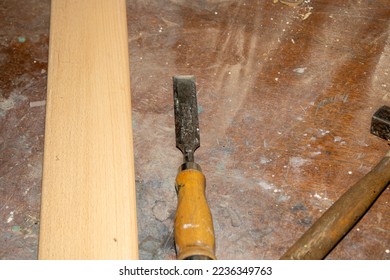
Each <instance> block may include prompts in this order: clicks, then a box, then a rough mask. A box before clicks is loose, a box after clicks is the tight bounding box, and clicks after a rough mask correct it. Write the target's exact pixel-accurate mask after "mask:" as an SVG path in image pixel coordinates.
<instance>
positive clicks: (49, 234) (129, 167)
mask: <svg viewBox="0 0 390 280" xmlns="http://www.w3.org/2000/svg"><path fill="white" fill-rule="evenodd" d="M127 38H128V35H127V21H126V5H125V1H124V0H99V1H96V0H83V1H74V0H53V1H52V6H51V26H50V50H49V70H48V89H47V108H46V110H47V112H46V131H45V153H44V169H43V181H42V206H41V226H40V227H41V228H40V238H39V259H136V258H138V245H137V243H138V242H137V223H136V207H135V197H136V195H135V177H134V167H133V165H134V159H133V146H132V130H131V124H132V122H131V97H130V81H129V79H130V75H129V61H128V40H127Z"/></svg>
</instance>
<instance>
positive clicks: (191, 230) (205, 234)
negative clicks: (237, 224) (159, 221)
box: [173, 76, 215, 260]
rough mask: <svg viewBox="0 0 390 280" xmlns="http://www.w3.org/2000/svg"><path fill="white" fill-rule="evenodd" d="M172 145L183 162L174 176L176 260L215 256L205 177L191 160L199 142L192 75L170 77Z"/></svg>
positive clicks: (206, 258)
mask: <svg viewBox="0 0 390 280" xmlns="http://www.w3.org/2000/svg"><path fill="white" fill-rule="evenodd" d="M173 99H174V110H175V127H176V147H177V148H178V149H180V150H181V152H182V153H183V164H182V165H181V166H180V167H179V171H178V174H177V177H176V185H175V187H176V192H177V196H178V205H177V211H176V219H175V245H176V254H177V259H179V260H212V259H215V238H214V227H213V220H212V217H211V212H210V208H209V206H208V204H207V201H206V196H205V188H206V179H205V176H204V175H203V173H202V169H201V168H200V166H199V165H198V164H197V163H195V161H194V152H195V150H196V149H197V148H199V146H200V137H199V121H198V106H197V100H196V99H197V98H196V86H195V78H194V76H174V77H173Z"/></svg>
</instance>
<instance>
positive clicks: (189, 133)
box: [173, 76, 200, 162]
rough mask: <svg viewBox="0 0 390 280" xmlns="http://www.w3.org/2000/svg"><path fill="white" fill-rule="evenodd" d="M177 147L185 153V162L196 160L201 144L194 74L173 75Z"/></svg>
mask: <svg viewBox="0 0 390 280" xmlns="http://www.w3.org/2000/svg"><path fill="white" fill-rule="evenodd" d="M173 99H174V107H175V127H176V147H177V148H178V149H180V150H181V151H182V153H183V155H184V162H193V161H194V152H195V150H196V149H197V148H199V146H200V137H199V121H198V105H197V98H196V85H195V77H194V76H174V77H173Z"/></svg>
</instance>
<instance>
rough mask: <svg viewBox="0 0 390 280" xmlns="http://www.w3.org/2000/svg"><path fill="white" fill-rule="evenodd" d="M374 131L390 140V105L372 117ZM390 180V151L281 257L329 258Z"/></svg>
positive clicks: (284, 258) (297, 258)
mask: <svg viewBox="0 0 390 280" xmlns="http://www.w3.org/2000/svg"><path fill="white" fill-rule="evenodd" d="M371 133H372V134H374V135H376V136H379V137H380V138H383V139H386V140H388V141H389V140H390V108H389V107H387V106H383V107H381V108H380V109H379V110H378V111H376V112H375V114H374V115H373V117H372V122H371ZM389 182H390V151H389V152H388V153H387V154H386V155H385V156H384V157H383V159H382V160H381V161H380V162H379V163H378V164H377V165H376V166H375V167H374V168H373V169H372V170H371V171H370V172H369V173H368V174H366V175H365V176H364V177H363V178H362V179H360V181H358V182H357V183H356V184H355V185H353V186H352V187H351V188H350V189H349V190H348V191H347V192H346V193H344V194H343V195H342V196H341V197H340V198H339V199H338V200H337V201H336V202H335V203H334V204H333V205H332V206H331V207H330V208H329V209H328V210H327V211H326V212H325V213H324V214H323V215H322V216H321V217H320V218H319V219H318V220H317V221H316V222H315V223H314V224H313V225H312V226H311V227H310V228H309V229H308V230H307V231H306V233H304V235H303V236H302V237H301V238H300V239H299V240H298V241H297V242H296V243H295V244H294V245H293V246H292V247H291V248H290V249H289V250H288V251H287V252H286V253H285V254H284V255H283V256H282V257H281V259H282V260H289V259H290V260H300V259H302V260H303V259H306V260H308V259H312V260H319V259H323V258H325V257H326V256H327V255H328V254H329V252H330V251H331V250H332V249H333V248H334V247H335V246H336V245H337V244H338V242H339V241H340V240H341V239H342V238H343V237H344V236H345V235H346V234H347V233H348V232H349V231H350V230H351V229H352V227H353V226H354V225H355V224H356V223H357V222H358V221H359V219H360V218H361V217H362V216H363V215H364V214H365V213H366V212H367V211H368V209H369V208H370V206H371V205H372V204H373V203H374V202H375V200H376V199H377V198H378V197H379V195H380V194H381V193H382V192H383V190H384V189H385V188H386V187H387V185H388V184H389Z"/></svg>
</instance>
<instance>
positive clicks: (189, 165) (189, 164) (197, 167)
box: [179, 161, 202, 172]
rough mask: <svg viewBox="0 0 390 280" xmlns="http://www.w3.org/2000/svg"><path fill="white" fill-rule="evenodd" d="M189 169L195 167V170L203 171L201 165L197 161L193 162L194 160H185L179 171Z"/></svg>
mask: <svg viewBox="0 0 390 280" xmlns="http://www.w3.org/2000/svg"><path fill="white" fill-rule="evenodd" d="M187 169H195V170H198V171H200V172H202V168H200V165H199V164H197V163H195V162H193V161H191V162H185V163H183V164H182V165H180V167H179V172H180V171H184V170H187Z"/></svg>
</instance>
